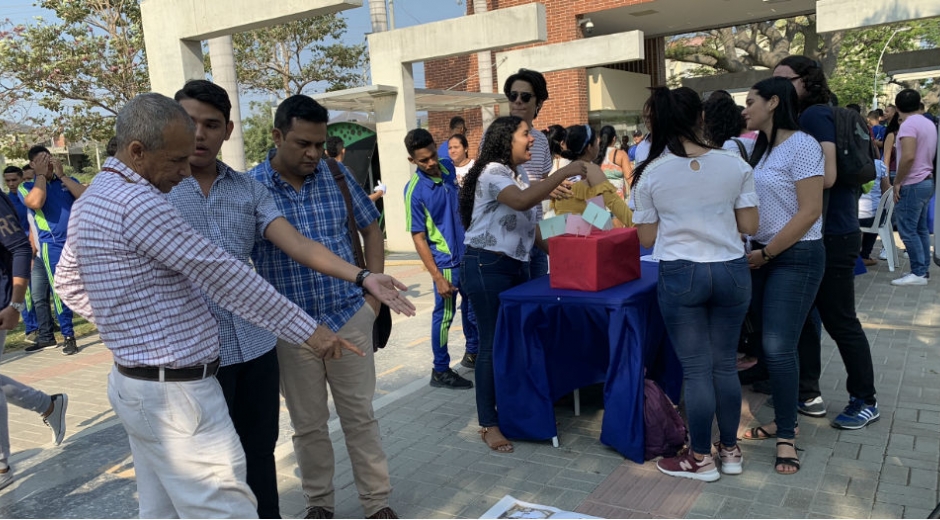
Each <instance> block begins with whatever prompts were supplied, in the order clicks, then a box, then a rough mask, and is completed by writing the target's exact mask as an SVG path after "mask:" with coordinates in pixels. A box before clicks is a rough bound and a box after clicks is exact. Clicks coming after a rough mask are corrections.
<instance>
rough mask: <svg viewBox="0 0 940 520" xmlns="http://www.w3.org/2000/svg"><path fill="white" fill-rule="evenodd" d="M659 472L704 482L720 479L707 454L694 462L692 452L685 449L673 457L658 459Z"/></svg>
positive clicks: (711, 459)
mask: <svg viewBox="0 0 940 520" xmlns="http://www.w3.org/2000/svg"><path fill="white" fill-rule="evenodd" d="M656 467H657V468H659V471H662V472H663V473H665V474H667V475H670V476H673V477H682V478H691V479H695V480H702V481H705V482H714V481H716V480H718V479H719V478H721V475H720V474H719V473H718V468H716V467H715V459H714V458H713V457H712V456H711V455H710V454H709V455H705V456H704V457H703V458H702V460H696V459H695V456H694V455H692V450H690V449H687V450H685V451H683V452H682V453H680V454H679V455H677V456H675V457H671V458H668V459H660V461H659V462H657V463H656Z"/></svg>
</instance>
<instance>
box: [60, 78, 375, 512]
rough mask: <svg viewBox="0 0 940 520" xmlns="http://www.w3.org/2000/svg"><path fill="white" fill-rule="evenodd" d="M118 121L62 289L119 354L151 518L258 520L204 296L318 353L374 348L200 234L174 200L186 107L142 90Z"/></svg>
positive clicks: (185, 141) (182, 161) (83, 209)
mask: <svg viewBox="0 0 940 520" xmlns="http://www.w3.org/2000/svg"><path fill="white" fill-rule="evenodd" d="M115 129H116V133H117V138H118V152H117V154H116V155H115V157H113V158H110V159H108V160H107V161H106V162H105V165H104V167H103V168H102V171H101V173H100V174H99V175H98V176H97V177H96V178H95V180H94V182H93V183H92V185H91V186H90V187H89V188H88V190H87V191H86V192H85V194H84V195H83V196H82V198H81V199H79V200H78V201H77V202H76V204H75V206H74V208H73V212H72V217H71V220H70V222H69V230H68V235H69V236H68V241H67V243H66V247H65V251H64V252H63V255H62V259H61V261H60V263H59V266H58V271H57V273H56V274H57V275H59V276H57V277H56V290H57V291H59V294H60V296H61V297H62V299H63V301H65V302H66V303H67V304H68V305H69V306H70V307H71V308H72V309H74V310H75V312H78V313H79V314H81V315H82V316H85V317H86V318H88V319H90V320H91V321H93V322H94V323H95V325H97V327H98V331H99V333H100V335H101V339H102V340H103V341H104V344H105V345H106V346H107V347H108V348H109V349H110V350H111V352H112V354H113V355H114V364H115V366H114V368H113V369H112V371H111V374H110V375H109V377H108V397H109V399H110V401H111V405H112V407H113V408H114V410H115V413H117V415H118V417H119V418H120V419H121V421H122V423H123V424H124V428H125V429H126V430H127V433H128V437H129V440H130V445H131V452H132V453H133V456H134V469H135V472H136V475H137V488H138V496H139V500H140V516H141V517H144V518H180V517H183V518H185V517H201V518H216V517H218V518H221V517H235V518H257V512H256V510H255V506H256V503H255V497H254V495H253V494H252V492H251V489H250V488H249V487H248V485H247V484H246V482H245V454H244V451H243V450H242V447H241V444H240V443H239V439H238V435H237V434H236V433H235V429H234V428H233V426H232V420H231V419H230V417H229V414H228V410H227V408H226V404H225V399H224V397H223V394H222V389H221V387H220V386H219V384H218V382H217V381H216V379H215V373H216V371H217V370H218V368H219V329H218V323H217V322H216V320H215V319H214V318H213V317H212V314H211V313H210V311H209V306H208V304H207V303H206V301H205V300H204V299H203V294H205V295H206V296H208V297H209V298H211V299H212V300H213V301H215V302H216V303H218V304H220V305H221V306H222V307H223V308H226V309H227V310H229V311H231V312H233V313H235V314H236V315H238V316H240V317H242V318H244V319H245V320H247V321H248V322H249V323H252V324H254V325H257V326H259V327H262V328H265V329H267V330H270V331H274V332H276V333H277V335H278V336H279V337H282V338H284V339H285V340H288V341H290V342H291V343H296V344H304V345H306V346H307V347H308V348H310V349H312V350H313V351H314V352H316V354H317V355H318V356H321V357H325V356H341V354H342V349H344V348H345V349H348V350H351V351H353V352H356V353H358V354H360V355H361V354H362V352H361V351H359V349H357V348H356V347H355V346H353V345H352V344H350V343H349V342H347V341H345V340H342V339H340V338H339V337H337V336H336V335H335V334H334V333H333V332H332V331H330V330H329V327H318V326H317V325H318V324H317V321H316V320H314V319H313V318H311V317H310V316H308V315H307V314H306V313H305V312H304V311H303V310H301V309H300V308H299V307H297V306H296V305H294V304H292V303H291V302H290V300H288V299H287V298H285V297H283V296H281V295H280V294H278V292H277V291H276V290H274V288H273V287H271V286H270V285H269V284H267V283H266V282H265V281H264V280H263V279H262V278H261V277H259V276H258V275H257V274H256V273H255V272H254V271H253V270H252V269H251V267H249V266H248V265H246V264H245V263H244V262H242V261H240V260H238V259H237V258H234V257H233V256H231V255H229V254H228V253H226V252H224V251H223V250H221V249H219V248H218V247H216V246H215V245H214V244H213V243H212V242H210V241H209V240H208V239H206V238H204V237H203V236H202V235H200V234H198V233H197V232H195V231H194V230H193V229H192V228H191V227H190V226H189V225H187V224H186V223H185V222H184V221H183V220H182V218H180V215H179V213H178V212H177V211H176V209H175V208H174V207H173V206H172V205H171V204H170V203H169V202H168V201H167V199H166V197H165V196H164V195H162V194H163V193H167V192H169V191H170V190H171V189H172V188H173V186H175V185H177V184H179V183H180V182H181V181H182V180H183V179H185V178H186V177H188V176H189V174H190V168H189V157H190V156H191V155H192V154H193V152H194V149H195V138H194V125H193V122H192V119H190V117H189V115H188V114H187V113H186V111H185V110H183V108H182V107H181V106H180V105H179V104H178V103H176V102H175V101H173V100H172V99H169V98H167V97H165V96H162V95H160V94H153V93H151V94H141V95H139V96H137V97H136V98H134V99H132V100H131V101H130V102H128V103H127V104H126V105H125V106H124V108H123V109H122V110H121V112H120V114H118V117H117V121H116V125H115ZM196 289H199V290H201V291H202V293H200V291H199V290H196Z"/></svg>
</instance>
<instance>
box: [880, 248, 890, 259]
mask: <svg viewBox="0 0 940 520" xmlns="http://www.w3.org/2000/svg"><path fill="white" fill-rule="evenodd" d="M878 258H880V259H882V260H887V259H888V250H887V249H885V248H883V247H882V248H881V253H879V254H878Z"/></svg>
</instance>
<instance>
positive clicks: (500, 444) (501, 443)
mask: <svg viewBox="0 0 940 520" xmlns="http://www.w3.org/2000/svg"><path fill="white" fill-rule="evenodd" d="M487 433H493V434H494V435H499V437H500V439H497V440H495V441H494V442H493V443H490V442H489V441H487V440H486V434H487ZM480 438H481V439H483V442H485V443H486V445H487V446H489V447H490V449H491V450H493V451H498V452H499V453H512V452H513V447H512V443H511V442H509V439H507V438H506V437H505V436H503V433H502V432H501V431H499V428H494V429H493V430H490V428H480ZM507 446H508V448H509V449H504V448H506V447H507Z"/></svg>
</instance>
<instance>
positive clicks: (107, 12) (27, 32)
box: [0, 0, 150, 141]
mask: <svg viewBox="0 0 940 520" xmlns="http://www.w3.org/2000/svg"><path fill="white" fill-rule="evenodd" d="M37 5H38V6H39V7H42V8H44V9H49V10H51V11H52V12H54V13H55V16H56V18H58V21H55V22H51V21H48V20H45V19H43V18H41V17H37V18H36V19H35V22H33V23H31V24H27V25H13V24H11V23H10V22H7V23H6V27H4V29H5V30H4V32H3V33H0V38H2V39H0V75H3V76H5V77H8V78H10V80H11V81H12V82H14V84H15V85H16V87H17V88H19V89H20V90H21V92H22V96H28V97H29V98H30V99H31V100H34V101H35V102H36V103H37V104H38V105H39V106H40V107H41V108H43V109H45V110H46V111H47V112H48V113H49V114H50V115H49V116H48V117H46V118H45V119H46V120H45V123H46V124H47V126H48V127H49V129H50V130H51V133H53V134H58V133H60V132H61V133H64V134H65V135H66V137H67V138H69V139H72V140H79V139H83V140H89V139H90V140H102V141H104V140H107V139H108V138H109V137H110V135H111V134H112V133H113V121H112V118H113V117H114V116H115V115H116V114H117V112H118V111H119V110H120V108H121V107H122V106H123V105H124V103H126V102H127V101H128V100H130V99H132V98H133V97H134V96H136V95H137V94H138V93H140V92H146V91H148V90H149V89H150V86H149V85H150V83H149V78H148V75H147V64H146V57H145V54H144V43H143V32H142V30H141V21H140V6H139V2H138V0H40V1H39V2H38V4H37Z"/></svg>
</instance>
